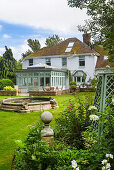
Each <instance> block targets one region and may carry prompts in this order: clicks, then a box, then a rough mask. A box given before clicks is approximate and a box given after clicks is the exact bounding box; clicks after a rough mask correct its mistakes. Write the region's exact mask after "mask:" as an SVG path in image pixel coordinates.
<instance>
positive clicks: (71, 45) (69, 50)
mask: <svg viewBox="0 0 114 170" xmlns="http://www.w3.org/2000/svg"><path fill="white" fill-rule="evenodd" d="M73 45H74V42H69V44H68V46H67V48H66V50H65V53H68V52H71V50H72V47H73Z"/></svg>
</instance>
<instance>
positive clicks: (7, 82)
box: [0, 79, 14, 90]
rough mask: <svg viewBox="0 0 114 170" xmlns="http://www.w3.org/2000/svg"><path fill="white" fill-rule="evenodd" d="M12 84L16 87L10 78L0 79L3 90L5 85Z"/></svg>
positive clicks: (0, 88) (0, 86)
mask: <svg viewBox="0 0 114 170" xmlns="http://www.w3.org/2000/svg"><path fill="white" fill-rule="evenodd" d="M6 86H11V87H14V83H13V82H12V80H10V79H2V80H0V90H3V89H4V87H6Z"/></svg>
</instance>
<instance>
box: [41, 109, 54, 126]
mask: <svg viewBox="0 0 114 170" xmlns="http://www.w3.org/2000/svg"><path fill="white" fill-rule="evenodd" d="M52 119H53V115H52V114H51V113H50V112H48V111H45V112H43V113H42V115H41V120H42V122H44V124H49V123H50V122H51V121H52Z"/></svg>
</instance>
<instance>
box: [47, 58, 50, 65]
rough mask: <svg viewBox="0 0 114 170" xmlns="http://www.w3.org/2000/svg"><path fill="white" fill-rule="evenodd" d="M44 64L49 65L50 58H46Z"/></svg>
mask: <svg viewBox="0 0 114 170" xmlns="http://www.w3.org/2000/svg"><path fill="white" fill-rule="evenodd" d="M46 64H47V65H48V66H51V58H46Z"/></svg>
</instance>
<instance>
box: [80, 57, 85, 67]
mask: <svg viewBox="0 0 114 170" xmlns="http://www.w3.org/2000/svg"><path fill="white" fill-rule="evenodd" d="M79 66H85V57H79Z"/></svg>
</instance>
